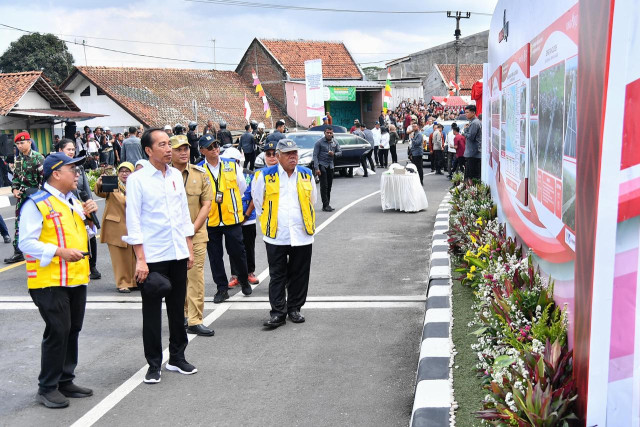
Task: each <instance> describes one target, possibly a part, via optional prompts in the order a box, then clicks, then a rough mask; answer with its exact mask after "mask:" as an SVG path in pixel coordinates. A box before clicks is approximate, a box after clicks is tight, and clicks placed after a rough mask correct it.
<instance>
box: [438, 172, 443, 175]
mask: <svg viewBox="0 0 640 427" xmlns="http://www.w3.org/2000/svg"><path fill="white" fill-rule="evenodd" d="M436 175H444V174H443V173H442V172H436Z"/></svg>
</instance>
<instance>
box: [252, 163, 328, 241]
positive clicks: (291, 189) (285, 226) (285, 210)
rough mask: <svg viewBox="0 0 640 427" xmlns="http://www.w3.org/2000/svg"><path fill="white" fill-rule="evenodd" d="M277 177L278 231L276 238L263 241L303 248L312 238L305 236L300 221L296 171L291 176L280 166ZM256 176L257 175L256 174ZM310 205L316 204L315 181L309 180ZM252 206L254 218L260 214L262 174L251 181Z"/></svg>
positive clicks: (262, 190) (262, 187) (262, 189)
mask: <svg viewBox="0 0 640 427" xmlns="http://www.w3.org/2000/svg"><path fill="white" fill-rule="evenodd" d="M278 175H279V178H280V194H279V198H278V230H277V231H276V238H275V239H272V238H270V237H267V236H264V241H265V242H267V243H271V244H272V245H281V246H283V245H291V246H304V245H310V244H312V243H313V236H310V235H308V234H307V232H306V231H305V228H304V221H303V220H302V211H301V210H300V200H299V199H298V187H297V185H298V171H297V170H296V171H294V172H293V174H291V176H289V175H288V174H287V172H285V170H284V169H283V168H282V166H280V165H278ZM256 176H257V174H256ZM311 186H312V188H313V190H312V191H311V203H312V204H315V203H316V181H315V179H313V178H311ZM251 196H252V197H253V204H254V206H255V208H256V216H258V217H259V216H260V214H261V213H262V203H263V202H264V174H262V173H260V176H259V177H258V178H257V179H255V180H254V181H253V188H252V189H251Z"/></svg>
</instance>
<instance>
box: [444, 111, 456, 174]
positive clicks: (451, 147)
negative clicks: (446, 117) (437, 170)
mask: <svg viewBox="0 0 640 427" xmlns="http://www.w3.org/2000/svg"><path fill="white" fill-rule="evenodd" d="M455 125H456V124H455V123H453V124H452V126H451V130H450V131H449V133H447V140H446V146H447V171H448V172H449V176H448V178H449V179H451V177H452V176H453V162H454V161H455V160H456V146H455V144H454V142H453V139H454V138H455V135H454V134H453V126H455Z"/></svg>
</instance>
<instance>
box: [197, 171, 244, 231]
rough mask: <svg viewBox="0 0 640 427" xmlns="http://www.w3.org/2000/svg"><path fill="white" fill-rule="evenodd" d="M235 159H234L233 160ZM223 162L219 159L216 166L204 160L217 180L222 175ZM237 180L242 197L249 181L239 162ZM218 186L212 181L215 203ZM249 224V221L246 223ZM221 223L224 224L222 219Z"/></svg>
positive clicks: (233, 195)
mask: <svg viewBox="0 0 640 427" xmlns="http://www.w3.org/2000/svg"><path fill="white" fill-rule="evenodd" d="M231 161H233V160H231ZM221 164H222V160H219V161H218V164H217V165H216V166H213V165H212V164H211V163H209V162H208V161H206V160H205V161H204V167H205V168H207V169H209V171H210V172H211V175H213V177H214V178H215V179H216V181H217V180H218V177H219V176H220V165H221ZM236 182H237V183H238V190H240V198H242V195H243V194H244V192H245V191H246V190H247V181H246V180H245V179H244V173H242V168H241V167H240V166H238V164H237V163H236ZM216 188H217V185H216V183H215V182H212V183H211V190H212V191H213V201H212V202H211V203H215V202H216V200H215V196H216V191H217V190H216ZM231 191H235V190H231ZM231 197H235V194H232V195H231ZM245 224H247V223H245ZM220 225H224V224H223V222H222V221H220Z"/></svg>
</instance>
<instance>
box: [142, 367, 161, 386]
mask: <svg viewBox="0 0 640 427" xmlns="http://www.w3.org/2000/svg"><path fill="white" fill-rule="evenodd" d="M161 374H162V373H161V372H160V369H153V368H151V367H149V369H148V370H147V374H146V375H145V376H144V380H143V381H144V382H145V383H147V384H158V383H159V382H160V375H161Z"/></svg>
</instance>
